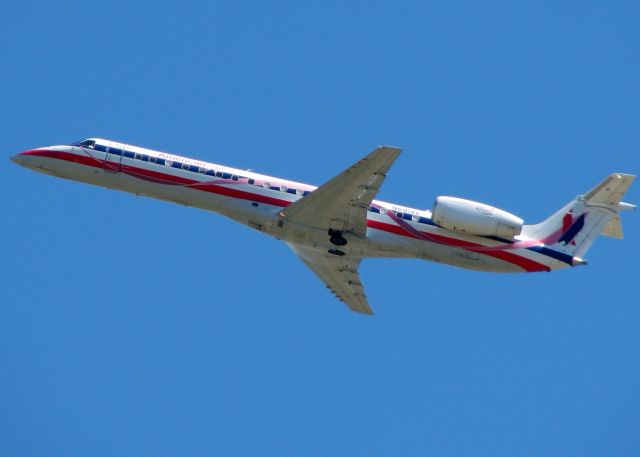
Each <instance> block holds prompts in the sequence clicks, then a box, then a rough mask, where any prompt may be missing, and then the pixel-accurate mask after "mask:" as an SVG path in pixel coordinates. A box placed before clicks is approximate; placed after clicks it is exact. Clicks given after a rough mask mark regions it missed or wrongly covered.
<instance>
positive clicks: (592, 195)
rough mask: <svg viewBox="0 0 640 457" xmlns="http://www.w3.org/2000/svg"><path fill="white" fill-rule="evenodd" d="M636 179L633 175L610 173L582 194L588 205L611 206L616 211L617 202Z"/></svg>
mask: <svg viewBox="0 0 640 457" xmlns="http://www.w3.org/2000/svg"><path fill="white" fill-rule="evenodd" d="M635 179H636V177H635V176H634V175H629V174H625V173H612V174H610V175H609V176H607V178H606V179H605V180H604V181H602V182H601V183H600V184H598V185H597V186H596V187H594V188H593V189H591V190H590V191H589V192H587V193H586V194H585V195H584V197H583V198H584V199H585V201H586V202H587V204H589V205H604V206H611V207H613V209H615V210H616V211H617V210H618V204H619V203H620V200H621V199H622V197H623V196H624V194H625V193H626V192H627V190H628V189H629V186H631V184H632V183H633V181H634V180H635Z"/></svg>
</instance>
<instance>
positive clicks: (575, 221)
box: [522, 173, 636, 265]
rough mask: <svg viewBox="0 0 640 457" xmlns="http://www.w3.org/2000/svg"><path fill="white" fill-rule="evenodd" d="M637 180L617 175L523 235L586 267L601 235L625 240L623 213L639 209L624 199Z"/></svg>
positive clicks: (613, 175) (611, 176)
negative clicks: (589, 253) (593, 245)
mask: <svg viewBox="0 0 640 457" xmlns="http://www.w3.org/2000/svg"><path fill="white" fill-rule="evenodd" d="M635 178H636V177H635V176H634V175H629V174H624V173H613V174H611V175H609V176H608V177H607V178H606V179H605V180H604V181H602V182H601V183H600V184H598V185H597V186H595V187H594V188H593V189H591V190H590V191H589V192H587V193H586V194H584V195H580V196H578V197H576V198H575V199H574V200H572V201H571V202H569V203H568V204H567V205H565V206H564V207H562V208H561V209H560V210H558V211H557V212H556V213H554V214H553V215H552V216H551V217H549V218H548V219H546V220H545V221H543V222H541V223H539V224H536V225H525V226H524V227H523V231H522V234H523V235H524V236H526V237H530V238H534V239H537V240H540V241H541V242H543V243H544V245H545V246H546V247H548V248H551V249H553V250H555V251H560V252H562V253H564V254H567V255H570V256H572V257H573V262H572V263H573V265H583V264H586V261H585V260H583V259H584V256H585V254H586V252H587V250H588V249H589V248H590V247H591V244H592V243H593V242H594V241H595V239H596V238H597V236H598V235H600V234H602V235H605V236H610V237H613V238H622V224H621V222H620V212H622V211H628V210H633V209H635V208H636V206H635V205H632V204H630V203H624V202H622V201H621V199H622V197H623V196H624V194H625V193H626V192H627V190H628V189H629V186H631V184H632V183H633V181H634V180H635Z"/></svg>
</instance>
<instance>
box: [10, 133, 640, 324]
mask: <svg viewBox="0 0 640 457" xmlns="http://www.w3.org/2000/svg"><path fill="white" fill-rule="evenodd" d="M400 152H401V149H400V148H397V147H393V146H380V147H378V148H376V149H375V150H374V151H373V152H371V153H370V154H368V155H367V156H365V157H364V158H363V159H361V160H360V161H358V162H356V163H355V164H353V165H352V166H351V167H349V168H347V169H346V170H345V171H343V172H342V173H340V174H339V175H337V176H336V177H334V178H333V179H331V180H329V181H327V182H326V183H325V184H323V185H321V186H320V187H314V186H311V185H308V184H302V183H298V182H294V181H288V180H285V179H281V178H276V177H272V176H266V175H263V174H259V173H254V172H253V171H245V170H240V169H236V168H231V167H227V166H224V165H219V164H214V163H209V162H204V161H201V160H196V159H191V158H187V157H182V156H179V155H175V154H170V153H165V152H159V151H154V150H151V149H145V148H141V147H137V146H132V145H129V144H124V143H120V142H116V141H111V140H106V139H101V138H89V139H86V140H83V141H79V142H75V143H72V144H68V145H57V146H48V147H42V148H37V149H30V150H27V151H24V152H21V153H19V154H16V155H14V156H12V157H11V159H12V160H13V161H14V162H16V163H18V164H19V165H22V166H24V167H27V168H30V169H32V170H35V171H39V172H42V173H46V174H50V175H54V176H57V177H61V178H66V179H71V180H74V181H81V182H85V183H90V184H95V185H98V186H102V187H106V188H110V189H117V190H122V191H125V192H130V193H134V194H136V195H145V196H148V197H153V198H157V199H161V200H166V201H170V202H175V203H180V204H183V205H188V206H193V207H197V208H201V209H204V210H209V211H215V212H217V213H219V214H222V215H224V216H227V217H229V218H231V219H233V220H235V221H237V222H240V223H242V224H244V225H247V226H249V227H251V228H253V229H256V230H258V231H260V232H263V233H265V234H267V235H270V236H273V237H275V238H277V239H280V240H282V241H284V242H285V243H286V244H287V245H288V246H289V247H290V248H291V249H292V250H293V251H294V252H295V253H296V254H297V255H298V256H299V257H300V259H301V260H302V261H303V262H304V263H305V264H306V265H307V267H309V268H310V269H311V270H312V271H313V272H314V273H315V274H316V275H317V276H318V277H319V278H320V280H321V281H322V282H324V284H325V285H326V287H327V288H328V289H330V290H331V291H332V292H333V293H334V294H335V295H336V297H337V298H338V299H340V300H342V301H343V302H344V303H346V305H347V306H348V307H349V308H350V309H351V310H353V311H355V312H358V313H363V314H373V311H372V309H371V306H370V305H369V302H368V300H367V296H366V294H365V291H364V286H363V284H362V281H361V280H360V275H359V273H358V267H359V266H360V263H361V261H362V260H363V259H365V258H370V257H408V258H418V259H424V260H431V261H435V262H440V263H444V264H449V265H453V266H457V267H462V268H467V269H472V270H480V271H488V272H540V271H552V270H558V269H561V268H566V267H574V266H578V265H584V264H586V261H585V260H584V255H585V254H586V252H587V250H588V249H589V247H590V246H591V244H592V243H593V241H594V240H595V238H596V237H597V236H598V235H599V234H603V235H607V236H610V237H614V238H622V225H621V222H620V215H619V213H620V212H622V211H628V210H633V209H635V208H636V206H635V205H632V204H629V203H625V202H622V201H621V199H622V197H623V196H624V194H625V193H626V191H627V190H628V189H629V186H630V185H631V184H632V183H633V181H634V179H635V176H634V175H631V174H625V173H613V174H611V175H609V176H608V177H606V178H605V179H604V180H603V181H602V182H601V183H599V184H598V185H597V186H595V187H594V188H593V189H591V190H589V191H588V192H587V193H585V194H584V195H580V196H578V197H576V198H574V199H573V200H571V201H570V202H569V203H567V204H566V205H565V206H563V207H562V208H560V209H559V210H558V211H556V212H555V213H553V214H552V215H551V216H550V217H548V218H547V219H545V220H544V221H542V222H540V223H538V224H534V225H526V224H524V221H523V219H521V218H519V217H518V216H515V215H513V214H511V213H508V212H507V211H504V210H502V209H498V208H495V207H492V206H489V205H487V204H485V203H480V202H475V201H471V200H465V199H462V198H457V197H449V196H438V197H436V199H435V203H434V205H433V207H432V209H431V210H422V209H416V208H410V207H405V206H400V205H397V204H393V203H387V202H384V201H380V200H374V197H375V196H376V194H377V193H378V191H379V190H380V187H381V186H382V183H383V181H384V179H385V177H386V174H387V172H388V171H389V169H390V168H391V165H392V164H393V163H394V161H395V160H396V159H397V158H398V156H399V154H400Z"/></svg>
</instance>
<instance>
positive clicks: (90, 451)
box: [0, 1, 640, 457]
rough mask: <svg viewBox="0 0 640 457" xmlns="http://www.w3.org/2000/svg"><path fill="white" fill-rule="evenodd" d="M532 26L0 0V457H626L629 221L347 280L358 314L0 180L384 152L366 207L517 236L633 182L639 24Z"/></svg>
mask: <svg viewBox="0 0 640 457" xmlns="http://www.w3.org/2000/svg"><path fill="white" fill-rule="evenodd" d="M534 3H535V6H532V5H527V4H525V2H490V3H488V4H485V5H481V4H480V2H438V3H433V2H421V1H416V2H327V1H323V2H316V3H313V4H312V3H310V2H293V1H292V2H228V3H220V2H205V1H200V2H174V1H171V2H170V1H161V2H130V1H111V2H80V1H78V2H31V1H25V2H5V3H4V4H3V6H2V8H1V9H0V11H1V14H0V16H1V19H0V22H1V25H2V27H0V58H1V62H2V65H1V66H0V95H1V97H0V99H1V100H2V103H1V104H0V122H1V125H2V136H1V138H0V143H1V144H2V156H3V162H2V164H1V165H0V183H1V186H2V190H3V191H2V194H3V200H2V201H3V216H2V218H1V219H0V243H1V245H0V248H1V252H2V255H1V257H0V258H1V259H2V264H1V266H2V275H0V291H1V292H0V379H1V381H0V455H3V456H65V457H66V456H92V457H99V456H123V455H150V456H184V455H242V456H255V455H274V456H297V455H304V456H327V455H353V456H389V455H403V456H425V455H434V456H436V455H437V456H456V457H459V456H478V455H491V456H514V455H517V456H542V455H544V456H563V457H564V456H580V457H587V456H602V455H611V456H617V457H619V456H637V455H639V454H640V300H639V299H638V278H639V275H638V255H639V254H640V249H639V248H640V230H639V228H640V213H638V212H636V213H635V214H626V215H625V216H626V217H625V220H624V228H625V232H626V239H625V240H623V241H618V240H612V239H607V238H601V239H599V240H598V241H597V242H596V244H595V245H594V247H593V249H592V250H591V251H590V252H589V254H588V256H587V257H588V260H589V262H590V264H589V266H587V267H584V268H576V269H572V270H570V271H569V270H567V271H561V272H556V273H552V274H531V275H525V274H523V275H498V274H482V273H475V272H469V271H464V270H459V269H455V268H451V267H447V266H443V265H438V264H433V263H428V262H420V261H412V260H368V261H365V262H364V264H363V266H362V272H361V273H362V277H363V280H364V282H365V285H366V288H367V292H368V295H369V299H370V301H371V304H372V306H373V307H374V309H375V311H376V316H375V317H374V318H366V317H363V316H360V315H357V314H354V313H351V312H349V311H348V310H347V309H346V307H345V306H344V305H342V304H341V303H339V302H337V301H336V300H335V299H334V298H333V297H332V295H330V294H329V293H328V292H327V291H326V290H325V288H324V287H323V286H322V285H321V284H320V282H319V281H318V280H317V279H316V278H315V277H314V276H313V274H312V273H310V272H309V271H308V270H307V269H306V268H305V267H304V265H302V263H301V262H300V261H299V260H298V259H297V258H296V257H295V256H294V255H293V254H292V253H291V252H290V251H289V250H288V249H287V247H286V246H284V245H282V244H280V243H279V242H278V241H276V240H273V239H270V238H267V237H265V236H263V235H261V234H259V233H257V232H254V231H251V230H250V229H247V228H244V227H242V226H239V225H235V224H234V223H232V222H230V221H228V220H226V219H224V218H222V217H220V216H218V215H216V214H213V213H206V212H203V211H199V210H195V209H192V208H186V207H181V206H176V205H171V204H169V203H165V202H160V201H155V200H149V199H145V198H142V197H135V196H132V195H128V194H124V193H121V192H115V191H109V190H106V189H102V188H98V187H91V186H88V185H84V184H80V183H74V182H68V181H64V180H60V179H55V178H51V177H49V176H45V175H42V174H38V173H34V172H32V171H29V170H26V169H22V168H20V167H17V166H16V165H14V164H13V163H11V162H9V160H8V158H9V156H10V155H11V154H14V153H16V152H18V151H21V150H25V149H29V148H32V147H37V146H44V145H49V144H59V143H68V142H70V141H74V140H78V139H81V138H86V137H90V136H101V137H106V138H112V139H117V140H120V141H124V142H128V143H132V144H137V145H141V146H147V147H150V148H154V149H159V150H165V151H171V152H175V153H178V154H184V155H189V156H194V157H198V158H202V159H205V160H208V161H212V162H218V163H224V164H228V165H232V166H236V167H240V168H253V169H254V170H256V171H259V172H263V173H267V174H273V175H276V176H282V177H286V178H291V179H296V180H300V181H303V182H308V183H312V184H320V183H322V182H323V181H325V180H327V179H329V178H331V177H332V176H333V175H335V174H337V173H338V172H340V171H341V170H342V169H344V168H346V167H347V166H349V165H350V164H351V163H352V162H355V161H356V160H358V159H359V158H361V157H362V156H363V155H364V154H366V153H367V152H369V151H370V150H371V149H373V148H374V147H375V146H377V145H379V144H393V145H398V146H401V147H403V148H404V152H403V155H402V156H401V157H400V159H399V160H398V161H397V163H396V165H395V166H394V167H393V169H392V170H391V172H390V173H389V176H388V179H387V181H386V183H385V185H384V187H383V189H382V191H381V193H380V194H379V197H380V198H381V199H383V200H387V201H393V202H397V203H401V204H405V205H408V206H415V207H420V208H430V207H431V204H432V202H433V199H434V197H435V196H436V195H438V194H452V195H458V196H462V197H468V198H474V199H478V200H481V201H485V202H487V203H490V204H494V205H496V206H499V207H503V208H505V209H507V210H509V211H511V212H514V213H516V214H518V215H520V216H521V217H523V218H524V219H525V221H527V222H530V223H533V222H537V221H538V220H539V219H542V218H544V217H546V216H547V215H548V214H549V213H551V212H552V211H554V210H556V209H557V208H558V207H560V206H561V205H563V204H564V203H565V202H566V201H568V200H570V199H571V198H573V197H574V196H575V195H577V194H579V193H582V192H584V191H586V190H587V189H589V188H590V187H592V186H593V185H595V184H596V183H597V182H598V181H599V180H601V179H602V178H603V177H605V176H606V175H607V174H609V173H611V172H614V171H622V172H629V173H636V174H637V173H638V172H640V156H639V152H640V129H639V125H640V122H639V115H638V107H639V106H640V89H639V82H640V28H639V27H638V24H639V23H640V7H639V6H638V3H637V2H624V1H623V2H609V3H607V2H590V1H587V2H583V1H580V2H560V4H558V2H534ZM610 3H611V4H610ZM639 184H640V183H636V185H635V187H634V188H632V189H631V191H630V193H629V194H628V197H627V200H628V201H631V202H635V203H638V202H640V191H639V188H640V185H639Z"/></svg>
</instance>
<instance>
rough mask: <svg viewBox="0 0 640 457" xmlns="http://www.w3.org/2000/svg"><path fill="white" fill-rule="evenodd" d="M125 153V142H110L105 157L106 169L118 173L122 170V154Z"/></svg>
mask: <svg viewBox="0 0 640 457" xmlns="http://www.w3.org/2000/svg"><path fill="white" fill-rule="evenodd" d="M123 154H124V144H122V143H114V142H109V147H108V148H107V153H106V156H105V158H104V170H105V171H110V172H112V173H118V172H119V171H120V170H122V155H123Z"/></svg>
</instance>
